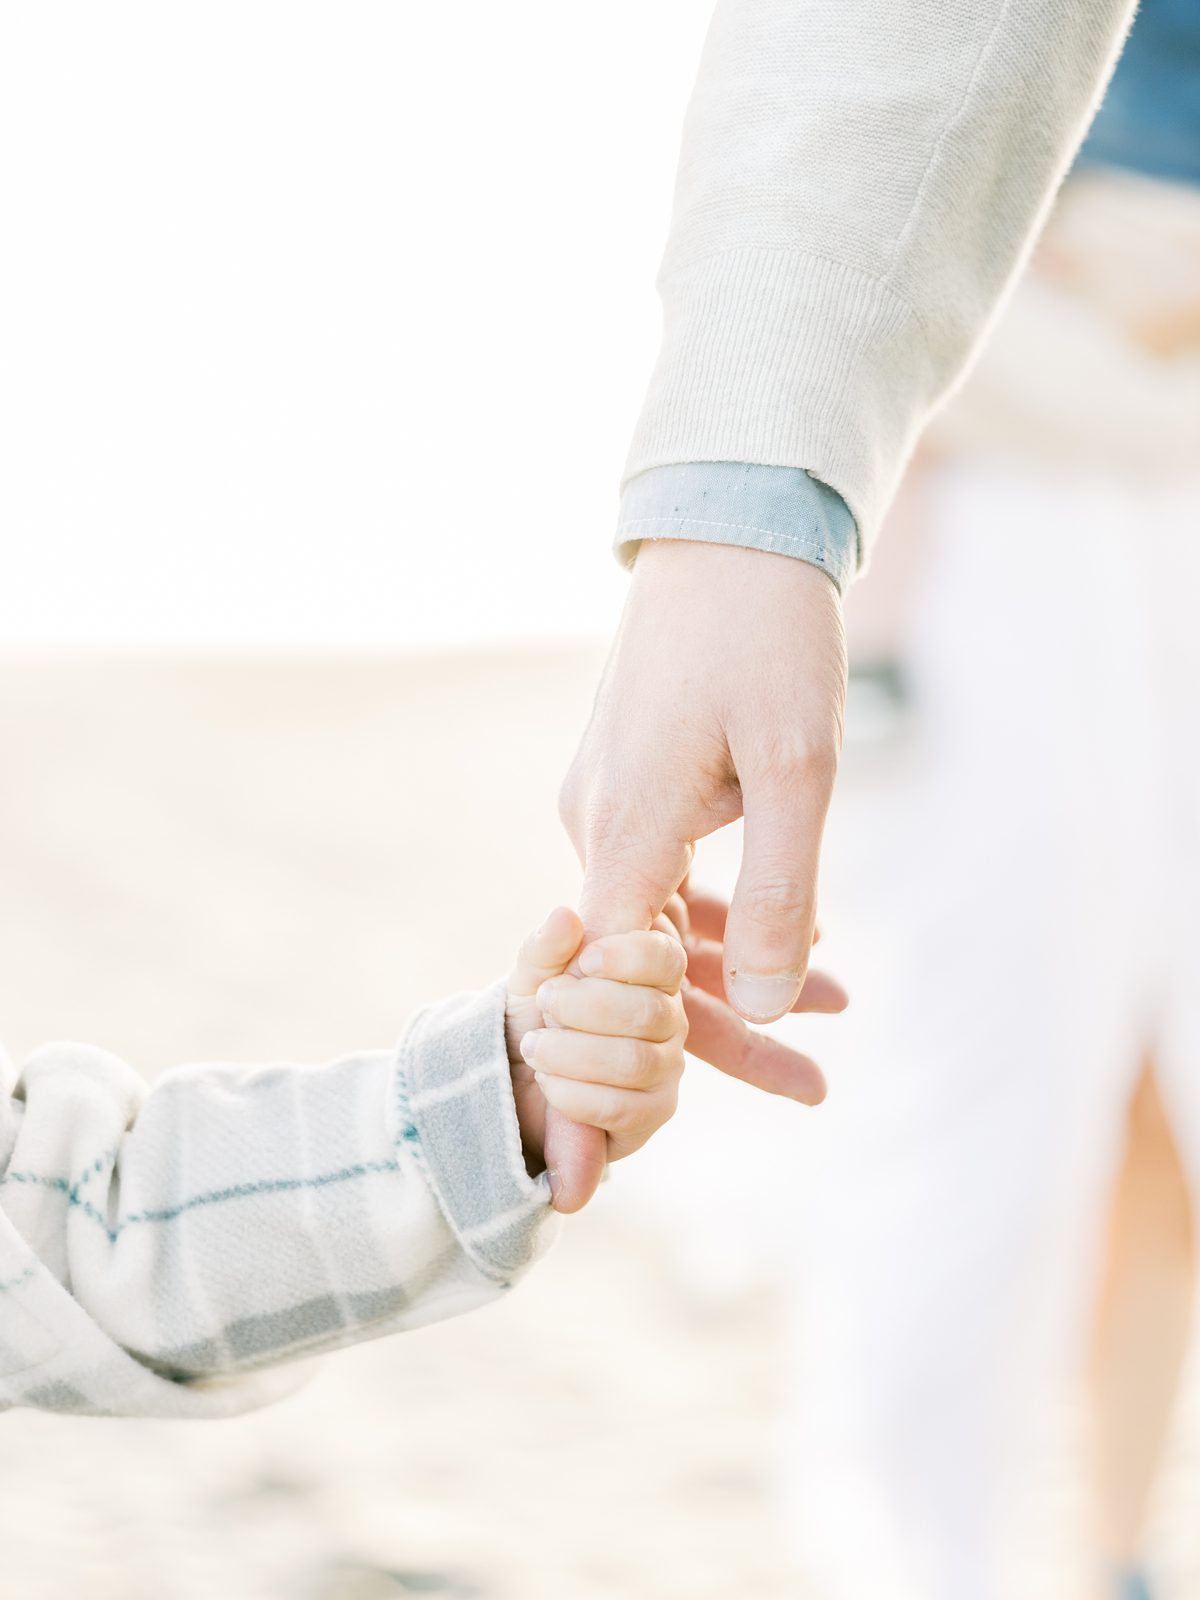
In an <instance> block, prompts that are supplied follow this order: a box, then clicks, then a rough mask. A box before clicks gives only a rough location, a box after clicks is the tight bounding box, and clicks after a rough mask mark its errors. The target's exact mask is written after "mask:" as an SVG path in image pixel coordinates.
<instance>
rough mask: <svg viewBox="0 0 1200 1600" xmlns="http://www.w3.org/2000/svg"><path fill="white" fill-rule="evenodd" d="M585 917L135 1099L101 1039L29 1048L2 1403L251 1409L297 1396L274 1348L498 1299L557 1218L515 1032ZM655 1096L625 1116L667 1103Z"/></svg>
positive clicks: (16, 1143)
mask: <svg viewBox="0 0 1200 1600" xmlns="http://www.w3.org/2000/svg"><path fill="white" fill-rule="evenodd" d="M581 933H582V929H581V928H580V926H579V923H578V919H577V918H575V917H574V915H573V913H564V912H559V913H556V914H555V915H554V916H553V917H551V918H550V919H548V921H547V924H546V925H545V927H544V929H543V930H541V932H540V933H539V934H538V935H535V936H534V938H533V939H532V940H530V941H528V942H527V945H526V947H525V950H524V952H523V956H522V961H521V962H519V963H518V967H517V969H516V971H515V972H514V975H513V979H512V980H510V984H509V985H505V984H497V985H495V986H494V987H492V988H491V989H488V990H485V991H483V992H482V993H478V994H467V995H461V996H458V997H455V998H453V999H450V1000H446V1001H443V1002H441V1003H440V1004H438V1005H435V1006H432V1007H430V1008H429V1009H428V1010H426V1011H424V1012H422V1013H421V1014H420V1015H419V1016H418V1017H417V1018H416V1019H415V1021H414V1022H413V1023H412V1025H411V1026H410V1027H409V1029H408V1030H407V1032H406V1034H405V1036H404V1038H403V1039H402V1041H401V1043H400V1046H399V1047H398V1049H397V1050H394V1051H379V1052H370V1053H365V1054H362V1055H357V1056H350V1057H347V1058H345V1059H344V1060H341V1061H337V1062H335V1063H333V1064H331V1065H330V1066H327V1067H321V1068H304V1067H294V1066H276V1067H266V1068H236V1067H229V1066H196V1067H187V1068H182V1069H179V1070H177V1071H175V1072H172V1073H168V1074H167V1075H166V1076H165V1077H164V1078H162V1079H161V1080H160V1081H159V1082H158V1083H157V1084H156V1085H155V1086H154V1088H153V1089H151V1090H149V1091H147V1089H146V1086H145V1084H144V1083H143V1082H142V1080H141V1079H140V1078H139V1077H138V1076H137V1074H136V1073H135V1072H133V1070H132V1069H131V1068H129V1067H128V1066H127V1065H125V1064H124V1063H122V1062H120V1061H118V1060H116V1059H115V1058H113V1057H112V1056H109V1055H106V1054H104V1053H103V1052H101V1051H98V1050H92V1049H88V1048H86V1047H84V1046H79V1045H58V1046H52V1047H49V1048H47V1049H44V1050H42V1051H39V1052H38V1053H37V1054H36V1055H35V1056H34V1057H33V1058H32V1059H31V1060H30V1061H29V1062H28V1063H27V1065H26V1067H25V1070H24V1073H23V1075H22V1077H21V1078H20V1080H19V1081H18V1082H17V1083H15V1084H13V1083H11V1082H8V1081H6V1082H4V1084H3V1085H2V1086H0V1087H2V1089H3V1093H2V1094H0V1408H2V1407H4V1406H6V1405H9V1406H11V1405H29V1406H38V1407H42V1408H47V1409H53V1410H66V1411H78V1412H90V1413H93V1414H94V1413H102V1414H103V1413H108V1414H134V1413H140V1414H151V1413H155V1414H162V1415H202V1414H207V1415H213V1414H221V1413H223V1412H230V1411H235V1410H242V1409H245V1408H246V1407H248V1406H251V1405H254V1404H257V1403H260V1402H261V1401H263V1400H265V1399H269V1398H272V1397H274V1396H275V1395H277V1394H279V1393H280V1392H282V1391H284V1390H286V1389H288V1388H290V1387H292V1386H293V1384H294V1382H295V1378H294V1377H287V1376H285V1375H280V1374H279V1373H272V1372H269V1371H267V1370H265V1369H267V1368H270V1367H272V1366H274V1365H276V1364H278V1363H280V1362H282V1361H285V1360H290V1359H292V1358H294V1357H297V1356H301V1355H307V1354H312V1353H316V1352H319V1351H324V1350H328V1349H331V1348H333V1347H335V1346H337V1345H341V1344H347V1343H351V1342H355V1341H358V1340H362V1339H366V1338H373V1337H376V1336H377V1335H379V1334H383V1333H390V1332H393V1331H398V1330H401V1329H406V1328H412V1327H416V1326H419V1325H421V1324H423V1323H426V1322H430V1321H433V1320H435V1319H438V1318H441V1317H447V1316H452V1315H454V1314H456V1313H458V1312H461V1311H466V1310H470V1309H471V1308H472V1307H474V1306H477V1305H481V1304H483V1303H484V1302H485V1301H487V1300H489V1299H492V1298H494V1297H495V1296H497V1295H499V1294H501V1293H502V1292H503V1291H504V1290H505V1289H507V1288H508V1287H509V1286H510V1285H511V1284H512V1283H513V1282H514V1281H515V1279H516V1278H517V1277H518V1276H519V1274H520V1273H521V1272H522V1271H523V1270H524V1269H525V1268H526V1267H527V1266H528V1265H529V1264H530V1263H531V1262H532V1261H533V1260H534V1259H535V1257H536V1256H537V1254H538V1253H539V1251H540V1249H541V1247H542V1245H543V1243H544V1240H545V1234H546V1228H545V1224H546V1221H547V1219H548V1216H549V1204H548V1201H549V1189H548V1182H547V1180H546V1179H545V1178H539V1179H535V1178H532V1177H531V1176H530V1172H531V1171H535V1172H536V1171H538V1170H539V1161H538V1153H537V1145H538V1132H537V1127H536V1121H537V1118H536V1107H535V1106H534V1104H533V1102H532V1101H531V1099H530V1097H529V1096H528V1093H527V1092H525V1093H523V1092H522V1091H523V1090H527V1082H526V1075H525V1069H524V1066H523V1064H522V1063H521V1060H520V1057H519V1055H518V1054H516V1053H515V1051H514V1053H513V1054H511V1055H510V1048H509V1035H510V1034H513V1033H516V1034H517V1036H518V1037H520V1036H523V1034H524V1033H525V1032H526V1031H528V1025H529V1022H530V1019H531V1017H532V1020H533V1021H534V1022H535V1023H536V1021H538V1020H540V1019H539V1018H537V1016H536V1005H534V1011H533V1012H532V1013H531V1011H530V1006H531V1003H532V1002H531V1001H530V998H529V994H530V992H531V990H530V987H529V983H528V981H527V980H528V979H529V977H530V976H531V975H532V976H533V977H535V978H536V979H537V981H538V982H540V981H541V980H542V978H544V977H545V976H547V975H550V974H554V973H558V972H561V971H562V969H563V968H564V967H565V966H566V964H567V963H568V962H569V961H570V960H571V958H572V957H573V956H574V954H575V952H576V949H577V947H578V944H579V939H580V936H581ZM536 987H537V982H534V984H533V988H534V989H536ZM629 992H630V993H634V992H636V991H634V990H630V991H629ZM610 1031H611V1030H610ZM598 1043H599V1044H600V1045H601V1048H602V1049H603V1048H606V1047H607V1046H608V1045H609V1044H610V1043H611V1041H609V1040H604V1041H598ZM680 1064H682V1054H681V1045H680ZM601 1067H603V1063H601V1064H600V1067H598V1068H597V1072H599V1070H601ZM9 1076H10V1077H11V1074H10V1075H9ZM514 1076H516V1077H517V1079H518V1081H517V1083H516V1084H515V1085H514V1082H513V1078H514ZM598 1087H601V1086H598ZM514 1088H515V1089H516V1101H514ZM631 1092H632V1091H631ZM651 1098H654V1097H649V1098H648V1099H647V1102H646V1105H645V1106H644V1107H642V1108H641V1111H642V1112H643V1113H644V1115H643V1116H642V1121H641V1122H639V1126H641V1125H642V1122H646V1125H647V1126H649V1123H650V1122H654V1121H655V1119H657V1121H662V1120H665V1117H666V1116H667V1115H669V1114H670V1107H669V1105H668V1103H667V1100H666V1099H664V1098H663V1097H662V1096H661V1095H658V1097H657V1098H654V1103H653V1106H651V1104H650V1099H651ZM670 1101H671V1104H673V1096H671V1097H670ZM519 1106H520V1107H521V1110H520V1113H519V1112H518V1107H519ZM586 1109H589V1110H590V1111H591V1112H592V1114H594V1115H595V1116H597V1118H598V1119H600V1120H603V1119H604V1117H605V1115H606V1114H608V1115H610V1120H612V1121H613V1122H614V1125H615V1124H618V1123H620V1122H621V1121H622V1119H623V1118H624V1116H625V1115H626V1114H627V1108H625V1107H624V1106H620V1105H617V1104H616V1103H615V1102H614V1103H613V1104H612V1105H610V1106H608V1107H607V1108H605V1107H603V1106H596V1105H592V1106H590V1107H589V1108H586ZM647 1118H648V1120H647ZM523 1142H524V1144H525V1146H526V1148H527V1149H528V1151H529V1152H530V1156H529V1161H530V1163H531V1164H530V1165H527V1161H526V1157H525V1155H524V1154H523V1151H522V1144H523Z"/></svg>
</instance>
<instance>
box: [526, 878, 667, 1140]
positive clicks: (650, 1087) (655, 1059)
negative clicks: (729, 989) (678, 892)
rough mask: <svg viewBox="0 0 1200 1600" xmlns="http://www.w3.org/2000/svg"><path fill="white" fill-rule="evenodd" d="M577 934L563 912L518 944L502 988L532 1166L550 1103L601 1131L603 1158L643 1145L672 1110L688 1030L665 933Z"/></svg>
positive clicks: (578, 928)
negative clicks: (589, 937) (573, 967)
mask: <svg viewBox="0 0 1200 1600" xmlns="http://www.w3.org/2000/svg"><path fill="white" fill-rule="evenodd" d="M582 938H583V925H582V923H581V922H580V920H579V918H578V917H577V916H576V915H575V913H574V912H573V911H568V910H566V909H560V910H558V911H555V912H552V913H551V915H550V916H549V917H548V918H547V919H546V921H545V922H544V923H543V925H542V927H541V928H539V929H538V931H537V933H535V934H532V935H531V936H530V937H529V938H528V939H527V940H526V941H525V944H524V946H523V947H522V950H521V954H520V956H519V958H518V960H517V965H516V967H515V969H514V971H513V973H512V976H511V977H510V979H509V984H508V991H509V992H508V1019H507V1031H508V1053H509V1060H510V1062H511V1063H512V1070H513V1094H514V1098H515V1100H516V1105H517V1116H518V1119H519V1121H520V1124H521V1137H522V1142H523V1145H524V1149H525V1156H526V1160H527V1161H528V1162H529V1163H530V1169H531V1170H540V1169H541V1164H542V1140H543V1135H544V1129H545V1107H546V1102H547V1101H548V1102H549V1104H550V1105H552V1106H553V1107H554V1108H555V1109H556V1110H557V1111H561V1112H562V1113H563V1115H564V1116H566V1117H569V1118H570V1119H571V1120H572V1121H573V1122H582V1123H586V1124H587V1125H589V1126H590V1127H594V1128H602V1129H603V1130H604V1132H605V1133H606V1134H607V1135H608V1155H609V1160H610V1161H618V1160H620V1158H621V1157H622V1156H627V1155H630V1154H632V1152H633V1151H635V1150H637V1149H640V1147H641V1146H642V1145H644V1144H645V1143H646V1140H647V1139H649V1138H650V1136H651V1135H652V1134H653V1133H656V1132H657V1131H658V1129H659V1128H661V1127H662V1125H663V1123H664V1122H667V1121H668V1120H669V1119H670V1117H671V1115H672V1114H673V1112H674V1110H675V1103H676V1099H677V1097H678V1093H679V1079H680V1077H681V1076H682V1074H683V1045H684V1040H685V1038H686V1037H687V1021H686V1019H685V1017H684V1012H683V1002H682V999H681V998H680V992H679V991H680V987H681V985H682V983H683V977H684V972H685V970H686V967H687V956H686V955H685V953H684V950H683V947H682V945H681V944H680V943H679V941H678V939H676V938H673V937H672V935H670V934H669V933H660V932H652V933H619V934H610V935H608V936H607V937H605V938H602V939H596V940H594V941H593V943H591V944H589V945H588V946H587V948H586V949H585V950H584V951H582V953H580V955H579V960H578V962H577V967H578V971H579V974H580V975H579V976H574V975H568V974H567V972H566V968H567V966H568V965H570V963H571V962H572V961H573V960H574V958H575V955H576V953H577V952H578V951H579V945H580V942H581V940H582Z"/></svg>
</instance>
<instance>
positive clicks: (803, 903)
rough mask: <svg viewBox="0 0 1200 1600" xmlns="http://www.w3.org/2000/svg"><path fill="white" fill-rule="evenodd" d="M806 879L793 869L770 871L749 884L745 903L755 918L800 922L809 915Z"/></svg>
mask: <svg viewBox="0 0 1200 1600" xmlns="http://www.w3.org/2000/svg"><path fill="white" fill-rule="evenodd" d="M809 899H810V896H809V891H808V884H807V882H806V881H805V880H804V879H803V878H800V877H797V876H796V875H795V874H794V873H790V872H782V871H781V872H773V873H772V872H768V873H765V874H762V875H760V876H759V877H756V878H755V879H754V880H753V881H752V882H751V883H749V884H747V885H746V887H745V890H744V892H743V897H742V904H743V907H744V909H745V911H746V914H747V915H748V916H749V917H750V919H751V920H752V921H754V922H764V923H770V924H772V925H778V924H779V923H787V922H799V921H800V920H801V919H802V918H803V917H805V916H807V914H808V908H809Z"/></svg>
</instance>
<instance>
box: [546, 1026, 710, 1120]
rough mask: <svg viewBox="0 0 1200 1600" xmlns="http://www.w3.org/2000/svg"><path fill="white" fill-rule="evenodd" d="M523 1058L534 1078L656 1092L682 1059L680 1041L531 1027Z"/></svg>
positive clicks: (676, 1068)
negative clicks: (547, 1076)
mask: <svg viewBox="0 0 1200 1600" xmlns="http://www.w3.org/2000/svg"><path fill="white" fill-rule="evenodd" d="M521 1054H522V1056H524V1058H525V1060H526V1061H527V1062H528V1063H529V1065H530V1066H531V1067H532V1068H533V1070H534V1072H535V1074H536V1073H539V1072H548V1073H551V1074H552V1075H554V1076H555V1077H562V1078H573V1079H575V1080H577V1081H579V1082H586V1083H593V1084H610V1085H612V1086H613V1087H615V1088H619V1089H656V1088H657V1087H658V1086H659V1084H661V1083H663V1082H664V1081H665V1080H666V1079H667V1078H668V1077H670V1076H671V1074H672V1073H673V1072H676V1071H677V1070H678V1068H679V1066H680V1064H681V1062H682V1059H683V1057H682V1054H681V1052H680V1049H679V1046H678V1045H677V1044H675V1043H671V1044H658V1043H655V1042H654V1041H653V1040H650V1039H630V1038H616V1039H612V1038H605V1037H604V1036H602V1035H600V1034H595V1033H576V1032H575V1031H574V1030H573V1029H571V1028H534V1029H532V1030H531V1031H530V1032H529V1033H527V1034H526V1035H525V1037H524V1038H523V1039H522V1040H521ZM550 1104H551V1105H554V1104H555V1102H554V1101H553V1100H551V1102H550ZM568 1115H570V1113H569V1112H568ZM573 1120H575V1121H578V1120H579V1119H578V1118H574V1119H573Z"/></svg>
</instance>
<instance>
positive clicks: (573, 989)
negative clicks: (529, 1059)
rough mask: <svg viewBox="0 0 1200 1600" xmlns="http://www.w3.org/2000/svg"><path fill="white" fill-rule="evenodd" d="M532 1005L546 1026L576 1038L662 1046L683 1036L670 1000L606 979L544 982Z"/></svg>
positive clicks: (676, 1006)
mask: <svg viewBox="0 0 1200 1600" xmlns="http://www.w3.org/2000/svg"><path fill="white" fill-rule="evenodd" d="M537 1004H538V1009H539V1010H540V1011H541V1013H542V1016H543V1017H544V1018H545V1019H546V1021H547V1022H549V1023H555V1024H557V1025H558V1026H559V1027H560V1028H578V1029H579V1030H580V1032H581V1033H602V1034H609V1035H614V1036H615V1035H624V1036H626V1037H628V1038H632V1039H653V1040H655V1041H657V1042H658V1043H659V1044H662V1043H664V1042H665V1041H666V1040H667V1039H670V1038H672V1037H673V1036H674V1035H675V1034H677V1033H681V1032H682V1030H683V1006H682V1004H681V1002H680V1001H679V1000H678V999H677V998H676V997H675V996H674V995H669V994H664V993H663V991H662V990H661V989H646V988H642V987H640V986H635V985H634V984H631V983H613V982H612V980H611V979H610V978H572V977H570V976H569V975H567V976H564V977H561V978H548V979H547V980H546V982H545V983H544V984H542V986H541V988H540V989H539V990H538V992H537Z"/></svg>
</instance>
